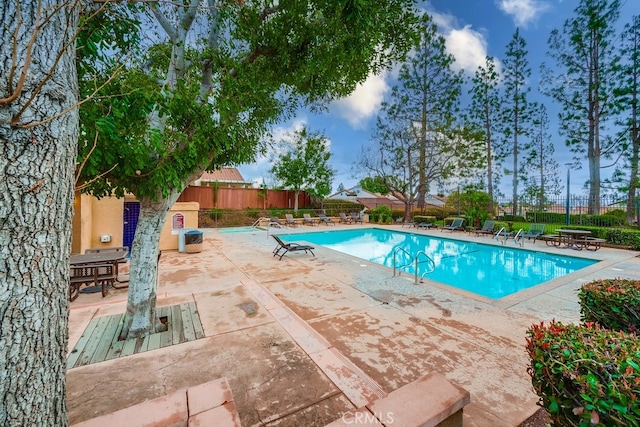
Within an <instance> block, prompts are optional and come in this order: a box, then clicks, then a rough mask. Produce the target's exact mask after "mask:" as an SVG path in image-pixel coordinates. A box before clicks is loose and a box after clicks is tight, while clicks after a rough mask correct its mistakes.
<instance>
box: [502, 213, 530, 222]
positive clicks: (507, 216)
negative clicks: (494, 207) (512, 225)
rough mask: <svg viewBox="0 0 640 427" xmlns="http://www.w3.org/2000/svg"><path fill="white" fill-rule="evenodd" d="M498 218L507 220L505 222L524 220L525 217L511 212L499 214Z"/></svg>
mask: <svg viewBox="0 0 640 427" xmlns="http://www.w3.org/2000/svg"><path fill="white" fill-rule="evenodd" d="M500 220H501V221H507V222H525V219H524V217H523V216H522V215H511V214H505V215H502V216H500Z"/></svg>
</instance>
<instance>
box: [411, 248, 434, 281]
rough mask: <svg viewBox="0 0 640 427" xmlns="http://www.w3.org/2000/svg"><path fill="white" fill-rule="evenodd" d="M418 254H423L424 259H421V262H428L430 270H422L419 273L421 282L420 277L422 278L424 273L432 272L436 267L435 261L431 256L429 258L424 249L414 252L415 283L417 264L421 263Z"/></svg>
mask: <svg viewBox="0 0 640 427" xmlns="http://www.w3.org/2000/svg"><path fill="white" fill-rule="evenodd" d="M420 255H424V256H425V258H426V260H424V261H422V262H428V263H430V264H431V270H430V271H426V270H425V271H424V272H423V273H422V274H421V275H420V283H422V279H424V276H425V274H429V273H433V272H434V271H435V269H436V262H435V261H434V260H433V258H431V257H430V256H429V255H427V253H426V252H425V251H419V252H418V253H417V254H416V258H415V263H416V266H415V278H414V283H415V284H416V285H417V284H418V264H421V261H420Z"/></svg>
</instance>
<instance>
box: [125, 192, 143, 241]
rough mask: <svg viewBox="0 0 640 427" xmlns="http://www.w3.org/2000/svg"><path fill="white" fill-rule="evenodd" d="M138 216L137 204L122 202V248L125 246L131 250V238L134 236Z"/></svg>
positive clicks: (138, 206) (138, 207)
mask: <svg viewBox="0 0 640 427" xmlns="http://www.w3.org/2000/svg"><path fill="white" fill-rule="evenodd" d="M138 215H140V203H139V202H124V214H123V218H122V246H127V247H129V249H131V245H132V244H133V238H134V237H135V235H136V227H137V226H138Z"/></svg>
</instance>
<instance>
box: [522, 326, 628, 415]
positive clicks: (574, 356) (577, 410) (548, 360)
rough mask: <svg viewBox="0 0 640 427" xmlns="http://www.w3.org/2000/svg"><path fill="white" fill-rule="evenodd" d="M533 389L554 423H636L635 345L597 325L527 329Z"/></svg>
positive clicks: (620, 333)
mask: <svg viewBox="0 0 640 427" xmlns="http://www.w3.org/2000/svg"><path fill="white" fill-rule="evenodd" d="M527 353H528V354H529V357H530V358H531V365H530V366H529V367H528V369H527V371H528V372H529V374H530V375H531V383H532V384H533V388H534V390H535V391H536V393H537V394H538V396H539V397H540V400H539V402H538V404H539V405H541V406H542V407H544V408H545V409H546V410H547V412H549V415H550V416H551V419H552V421H553V424H554V425H558V426H584V427H587V426H591V425H598V426H601V425H602V426H611V425H626V426H639V425H640V404H639V403H638V400H637V396H638V395H640V385H639V384H640V367H639V366H638V363H640V341H639V340H638V339H637V337H636V336H635V335H632V334H627V333H624V332H618V331H608V330H606V329H601V328H600V327H599V326H597V325H594V324H589V325H587V326H578V325H566V326H565V325H562V324H561V323H555V322H552V323H551V324H550V325H548V326H545V325H544V323H541V324H540V325H533V326H532V327H531V328H530V329H529V330H528V331H527Z"/></svg>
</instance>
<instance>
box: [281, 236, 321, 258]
mask: <svg viewBox="0 0 640 427" xmlns="http://www.w3.org/2000/svg"><path fill="white" fill-rule="evenodd" d="M271 236H272V237H273V238H274V239H276V242H278V246H276V248H275V249H274V250H273V256H279V257H280V259H282V257H283V256H284V254H286V253H287V252H296V251H304V253H307V252H311V255H313V256H316V255H315V254H314V253H313V249H315V248H314V247H313V246H309V245H301V244H299V243H285V242H283V241H282V239H280V237H278V236H277V235H275V234H272V235H271Z"/></svg>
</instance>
